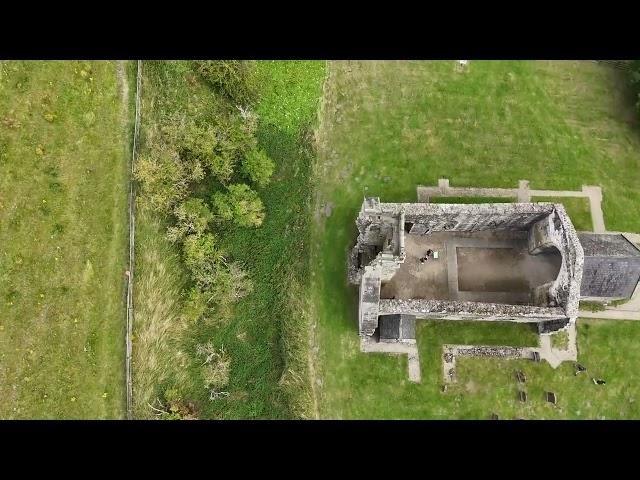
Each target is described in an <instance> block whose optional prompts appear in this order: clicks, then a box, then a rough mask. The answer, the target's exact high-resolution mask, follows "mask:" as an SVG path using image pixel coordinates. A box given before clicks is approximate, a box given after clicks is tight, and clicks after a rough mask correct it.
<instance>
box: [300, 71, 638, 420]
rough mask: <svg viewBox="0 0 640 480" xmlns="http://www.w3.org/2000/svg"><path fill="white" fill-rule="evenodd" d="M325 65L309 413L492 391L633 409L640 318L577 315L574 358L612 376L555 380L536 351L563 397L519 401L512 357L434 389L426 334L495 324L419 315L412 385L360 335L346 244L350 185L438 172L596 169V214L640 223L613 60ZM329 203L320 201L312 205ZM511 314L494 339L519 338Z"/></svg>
mask: <svg viewBox="0 0 640 480" xmlns="http://www.w3.org/2000/svg"><path fill="white" fill-rule="evenodd" d="M327 68H328V77H327V84H326V85H325V94H324V97H323V116H322V119H321V127H320V130H319V135H318V138H319V159H318V163H317V165H316V168H315V171H314V176H315V179H316V182H317V187H316V189H317V195H318V198H317V203H316V211H317V212H318V214H317V215H316V222H315V227H314V235H313V239H314V243H313V255H312V261H313V263H312V265H313V268H312V271H311V277H312V284H313V291H314V302H313V308H314V311H315V318H316V322H317V335H316V337H317V343H318V355H317V366H318V376H319V379H318V381H319V382H320V383H321V385H322V386H321V388H320V389H319V399H320V414H321V416H322V417H329V418H353V417H355V418H381V417H389V418H409V417H411V418H487V417H488V416H489V414H490V413H491V411H490V410H492V409H494V408H497V407H494V406H495V405H498V406H500V411H498V412H496V413H499V414H501V415H502V416H504V417H510V416H511V417H515V416H516V415H523V416H525V415H526V416H527V417H528V418H534V417H542V418H550V417H554V418H555V417H561V416H565V417H588V418H595V417H600V416H606V417H607V418H609V417H611V418H622V417H626V418H628V417H633V416H637V413H638V412H637V409H636V407H635V406H634V404H633V403H630V402H629V398H632V397H633V395H632V394H633V392H635V390H633V388H635V387H633V386H632V384H633V383H634V382H635V384H636V385H638V384H640V378H639V377H638V374H637V373H636V372H635V367H634V365H635V364H636V363H637V355H638V350H637V348H636V347H635V343H634V340H633V339H634V338H637V334H638V333H640V332H638V331H637V330H638V329H640V324H638V325H637V326H636V325H635V324H632V323H599V322H583V324H584V325H585V326H586V325H589V327H588V329H587V327H585V328H583V327H582V326H581V327H579V343H578V348H579V351H580V357H579V358H580V360H581V361H582V360H583V359H584V361H585V362H587V363H589V366H588V367H589V368H592V369H598V371H602V372H603V373H602V375H610V376H612V377H615V378H617V380H616V382H614V383H616V384H617V385H618V386H613V387H611V388H609V387H610V386H611V385H610V384H609V383H608V384H607V385H606V386H605V388H603V389H601V390H598V391H597V392H595V393H594V392H593V390H592V389H591V387H592V386H593V385H592V384H591V385H588V388H589V390H584V389H583V388H582V387H580V388H578V386H576V385H578V384H576V383H573V384H570V383H568V379H569V377H570V375H572V372H571V371H570V370H571V366H570V365H564V366H562V367H561V368H560V369H559V370H557V371H554V370H552V369H551V368H550V367H549V366H548V365H546V364H541V365H539V366H536V367H535V371H536V374H535V376H536V378H537V376H538V375H539V376H540V378H541V379H544V388H553V389H555V392H556V393H557V394H558V396H559V399H560V403H559V405H560V408H564V411H562V412H561V410H559V409H558V410H545V409H547V405H542V404H541V405H538V404H535V405H534V403H533V402H534V401H533V398H537V396H538V393H536V392H535V391H533V390H532V392H531V393H530V397H531V398H532V400H531V404H530V406H527V409H528V410H526V411H523V412H519V411H518V410H517V408H519V407H518V406H517V405H516V404H515V403H514V401H515V400H514V399H515V390H513V388H515V386H511V383H509V382H511V380H510V375H511V372H512V369H513V368H516V366H517V362H507V363H505V364H500V363H492V361H491V360H488V361H484V360H482V361H478V362H476V361H475V360H468V361H462V362H460V373H461V374H462V375H463V377H464V378H466V379H467V380H465V381H464V384H466V383H468V382H470V381H471V382H474V383H475V384H476V386H472V387H470V389H471V390H477V391H478V392H483V393H482V394H480V393H478V394H477V395H476V394H474V395H473V396H466V397H464V398H463V397H460V395H462V393H460V394H455V393H453V392H452V393H451V394H449V393H448V394H447V395H448V396H442V395H441V394H440V393H439V391H438V387H439V384H440V382H441V379H440V378H441V377H440V376H439V372H441V363H440V360H439V355H440V352H439V351H437V345H438V344H441V343H443V342H451V339H450V338H451V337H455V336H459V335H468V336H469V338H478V337H480V339H483V338H485V337H486V338H487V339H490V336H491V335H492V334H493V333H492V330H491V329H492V328H495V327H494V326H492V325H489V326H487V325H483V324H472V325H469V326H468V328H465V329H464V332H457V331H451V332H450V334H449V333H447V332H448V331H449V329H453V328H454V327H458V328H460V327H461V325H460V324H457V323H455V324H453V325H451V326H449V325H447V324H437V323H433V322H423V323H422V324H421V326H420V328H419V342H420V348H421V351H422V369H423V384H422V385H420V386H415V385H411V384H409V383H408V381H407V377H406V364H405V362H406V360H405V359H402V358H394V357H390V356H385V355H374V354H361V353H360V352H359V351H358V337H357V314H356V312H357V289H355V288H349V287H347V285H346V261H345V259H346V256H347V251H348V248H350V247H351V246H352V245H353V242H354V241H355V235H356V232H357V231H356V228H355V224H354V220H355V217H356V214H357V212H358V210H359V208H360V204H361V203H362V199H363V196H364V195H371V196H379V197H380V198H381V199H382V200H384V201H389V202H394V201H402V202H411V201H415V200H416V185H418V184H422V185H435V184H436V182H437V180H438V178H440V177H446V178H449V179H450V181H451V183H452V184H454V185H456V186H477V187H510V186H512V185H514V184H517V181H518V180H519V179H528V180H530V182H531V186H532V188H539V189H571V190H579V189H580V188H581V186H582V184H592V185H601V186H602V188H603V193H604V202H603V208H604V214H605V221H606V222H607V226H608V228H610V229H612V230H621V231H640V217H638V216H637V215H629V212H633V211H635V210H637V208H638V205H640V191H639V190H638V189H637V185H639V184H640V168H638V167H639V166H640V136H639V135H638V133H639V132H638V123H637V119H636V115H637V113H636V112H635V110H634V101H633V99H630V98H629V97H628V94H627V91H626V90H625V89H624V88H623V86H622V82H623V79H621V78H619V77H618V73H617V72H615V71H613V70H610V69H608V68H607V67H604V66H602V65H598V64H595V63H592V62H525V61H501V62H481V61H471V62H470V64H469V69H468V71H467V72H465V73H460V72H458V71H456V68H455V62H413V61H412V62H330V63H329V64H328V67H327ZM328 204H330V205H331V206H332V210H331V215H330V216H329V217H325V216H322V215H320V214H319V212H321V211H322V208H323V207H324V206H325V205H328ZM509 327H510V328H509V329H508V331H506V332H504V334H503V333H500V335H502V337H501V338H499V339H498V340H499V341H500V342H502V341H504V342H506V343H507V344H514V342H517V341H519V339H521V338H523V335H524V334H523V333H522V332H521V331H520V330H518V329H519V328H521V327H518V326H516V325H511V326H509ZM487 329H489V330H490V331H489V333H488V334H487V333H485V332H487ZM587 332H588V333H587ZM498 340H496V341H498ZM429 342H432V343H429ZM453 343H455V342H453ZM425 349H426V350H425ZM433 349H436V350H433ZM611 352H618V354H616V355H613V354H612V353H611ZM621 352H624V354H622V353H621ZM436 360H437V361H436ZM571 380H572V381H573V378H571ZM584 380H585V379H584V378H581V377H580V378H577V379H576V381H577V382H582V381H584ZM541 381H542V380H541ZM533 385H534V383H532V388H533ZM583 386H584V388H585V389H586V388H587V385H586V383H585V385H583ZM535 388H538V389H541V388H543V385H542V383H540V384H538V386H537V387H535ZM454 392H455V390H454ZM592 394H593V397H587V396H586V395H592ZM570 399H571V400H570ZM563 402H569V403H563ZM571 402H572V403H571ZM578 402H588V403H590V404H591V406H590V407H586V406H585V407H582V406H580V407H579V405H578ZM563 405H564V407H563ZM578 411H579V413H578Z"/></svg>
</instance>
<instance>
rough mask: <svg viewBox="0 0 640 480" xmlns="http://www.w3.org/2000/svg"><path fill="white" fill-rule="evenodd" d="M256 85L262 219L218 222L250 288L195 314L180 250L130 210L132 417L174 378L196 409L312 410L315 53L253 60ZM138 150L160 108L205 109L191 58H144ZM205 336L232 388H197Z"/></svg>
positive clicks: (234, 413) (248, 414) (270, 413)
mask: <svg viewBox="0 0 640 480" xmlns="http://www.w3.org/2000/svg"><path fill="white" fill-rule="evenodd" d="M256 74H257V75H258V76H259V82H258V83H259V84H260V85H261V92H260V100H259V102H258V104H257V106H256V112H257V114H258V116H259V122H260V123H259V131H258V139H259V143H260V146H261V147H262V148H264V149H265V150H266V151H267V153H268V154H269V155H270V156H271V158H272V159H273V160H274V161H275V162H276V165H277V168H276V171H275V174H274V177H273V179H272V182H271V183H270V184H269V185H268V186H267V187H265V188H262V189H259V194H260V197H261V198H262V200H263V202H264V205H265V210H266V218H265V221H264V223H263V224H262V226H261V227H259V228H257V229H246V228H239V227H238V228H236V227H233V226H230V225H224V226H222V225H218V226H217V227H216V234H217V235H218V236H219V237H220V241H221V245H222V247H223V248H224V249H225V250H226V252H227V253H228V255H229V258H231V259H233V260H235V261H238V262H240V263H242V264H243V268H245V269H246V271H247V272H248V274H249V276H250V277H251V278H252V280H253V283H254V290H253V292H252V293H251V294H250V295H248V296H247V297H246V298H244V299H242V300H241V301H240V302H239V303H238V304H237V305H236V308H235V311H234V315H233V318H231V319H230V321H229V322H226V323H225V324H224V325H222V326H213V327H212V326H207V325H204V324H201V323H198V322H193V320H192V319H190V318H189V314H188V312H186V311H185V309H184V304H183V299H182V298H181V291H182V290H183V288H184V286H185V284H186V275H185V272H184V269H183V266H182V264H181V262H180V259H179V255H178V252H177V250H176V249H175V247H174V246H173V245H171V244H170V243H169V242H168V241H167V240H166V239H165V238H164V232H165V229H166V225H163V224H162V222H161V221H160V220H159V219H158V218H156V217H155V216H154V215H151V214H148V213H145V214H143V215H140V216H139V217H138V223H137V225H138V227H137V228H138V230H137V244H136V248H137V258H138V270H137V282H138V283H137V295H136V299H137V300H136V302H137V304H136V309H137V310H136V311H137V314H136V326H135V337H134V401H135V403H136V416H137V417H139V418H147V417H149V416H151V415H152V412H151V410H150V409H149V407H148V405H147V403H150V402H153V401H154V398H156V397H158V396H160V394H161V392H162V391H163V390H164V389H166V388H171V387H174V386H175V387H179V388H180V390H181V391H182V392H185V396H187V397H188V398H189V399H190V400H192V401H193V402H194V403H196V404H197V407H198V410H199V415H200V417H201V418H231V419H233V418H291V417H308V416H311V415H312V410H313V405H312V395H311V386H310V382H309V372H308V368H309V361H308V346H309V339H308V330H309V328H308V326H309V318H308V312H307V306H306V305H305V295H306V292H307V289H308V271H309V266H308V261H309V258H308V256H305V254H304V253H305V249H306V248H307V247H308V245H309V243H310V241H309V238H310V231H309V218H310V216H311V214H310V208H311V207H310V204H311V191H312V189H311V186H310V174H309V172H310V168H311V161H312V158H313V156H314V152H313V151H312V146H311V144H312V142H311V129H312V127H313V124H314V122H315V120H316V112H317V108H318V101H319V98H320V96H321V86H322V81H323V78H324V62H292V61H288V62H280V61H279V62H257V63H256ZM144 92H145V93H144V106H143V109H144V110H143V111H144V113H143V137H144V138H143V148H146V147H145V143H146V144H147V145H148V144H149V143H150V142H153V141H154V135H156V132H155V131H156V128H157V125H158V124H159V122H160V120H161V119H162V117H163V116H164V115H167V114H169V113H171V112H172V111H178V110H181V109H185V108H187V106H188V108H192V109H193V110H192V111H193V112H194V115H196V114H201V115H206V114H207V112H208V111H210V110H212V109H213V108H214V103H215V98H214V96H213V93H212V92H211V91H210V90H209V88H208V87H207V86H206V85H204V84H202V83H201V82H200V81H198V79H197V78H196V77H194V75H193V73H192V71H191V69H190V67H189V63H188V62H145V85H144ZM207 341H213V342H214V344H215V345H216V346H217V347H221V346H224V349H225V351H227V352H228V353H229V355H230V357H231V369H230V380H229V385H228V387H227V390H228V392H229V396H228V397H226V398H221V399H218V400H215V401H210V400H209V397H208V394H207V391H206V390H205V389H204V388H202V386H201V385H202V381H201V379H200V377H199V375H200V368H199V367H200V365H196V364H194V362H193V360H192V358H193V352H194V350H195V348H196V345H197V344H199V343H204V342H207Z"/></svg>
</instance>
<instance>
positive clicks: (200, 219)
mask: <svg viewBox="0 0 640 480" xmlns="http://www.w3.org/2000/svg"><path fill="white" fill-rule="evenodd" d="M173 213H174V215H175V217H176V220H177V221H176V224H175V225H174V226H172V227H170V228H169V230H168V232H167V237H168V238H169V240H171V241H172V242H176V241H181V240H184V239H185V237H187V236H188V235H189V236H192V237H193V236H196V237H197V236H200V235H202V234H203V233H204V232H205V231H206V229H207V226H208V224H209V222H211V220H213V214H212V213H211V210H209V207H208V206H207V204H206V203H204V201H203V200H202V199H200V198H190V199H188V200H185V201H184V202H182V203H181V204H180V205H178V206H177V207H176V208H175V210H174V212H173Z"/></svg>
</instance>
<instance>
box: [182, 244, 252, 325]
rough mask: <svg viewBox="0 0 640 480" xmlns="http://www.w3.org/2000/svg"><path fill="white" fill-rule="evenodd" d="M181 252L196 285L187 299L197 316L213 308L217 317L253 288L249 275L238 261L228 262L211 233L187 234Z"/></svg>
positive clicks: (211, 311)
mask: <svg viewBox="0 0 640 480" xmlns="http://www.w3.org/2000/svg"><path fill="white" fill-rule="evenodd" d="M183 253H184V259H185V265H186V266H187V268H189V271H190V274H191V279H192V280H193V282H194V284H195V286H196V289H193V290H191V292H190V293H189V296H188V303H189V306H190V308H191V309H192V310H193V311H194V312H197V313H199V315H198V316H199V317H201V316H206V315H207V314H211V313H214V312H215V313H216V314H217V315H218V317H225V316H226V315H227V314H228V313H229V310H230V308H231V306H232V305H233V303H235V302H236V301H237V300H238V299H240V298H242V297H244V296H245V295H247V294H248V293H250V292H251V291H252V289H253V283H252V282H251V279H250V278H249V277H248V276H247V274H246V272H245V271H244V270H242V268H241V267H240V266H239V265H238V264H236V263H233V262H232V263H227V261H226V259H225V258H224V255H223V252H222V251H221V250H220V249H218V248H217V246H216V241H215V237H214V236H213V235H212V234H210V233H206V234H204V235H202V236H195V235H190V236H188V237H187V238H186V239H185V241H184V245H183ZM206 319H207V320H211V317H210V316H207V318H206Z"/></svg>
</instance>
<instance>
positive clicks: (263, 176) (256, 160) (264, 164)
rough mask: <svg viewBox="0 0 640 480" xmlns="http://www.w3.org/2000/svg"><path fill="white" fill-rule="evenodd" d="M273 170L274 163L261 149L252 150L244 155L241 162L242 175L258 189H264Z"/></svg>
mask: <svg viewBox="0 0 640 480" xmlns="http://www.w3.org/2000/svg"><path fill="white" fill-rule="evenodd" d="M274 170H275V163H273V160H271V159H270V158H269V156H268V155H267V153H266V152H265V151H264V150H262V149H260V150H258V149H255V148H254V149H253V150H251V151H250V152H249V153H247V154H246V155H245V157H244V160H243V161H242V173H243V174H244V175H246V176H247V177H248V178H249V179H250V180H251V181H252V182H254V183H255V184H256V185H258V186H259V187H264V186H265V185H267V184H268V183H269V181H270V180H271V175H273V171H274Z"/></svg>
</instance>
